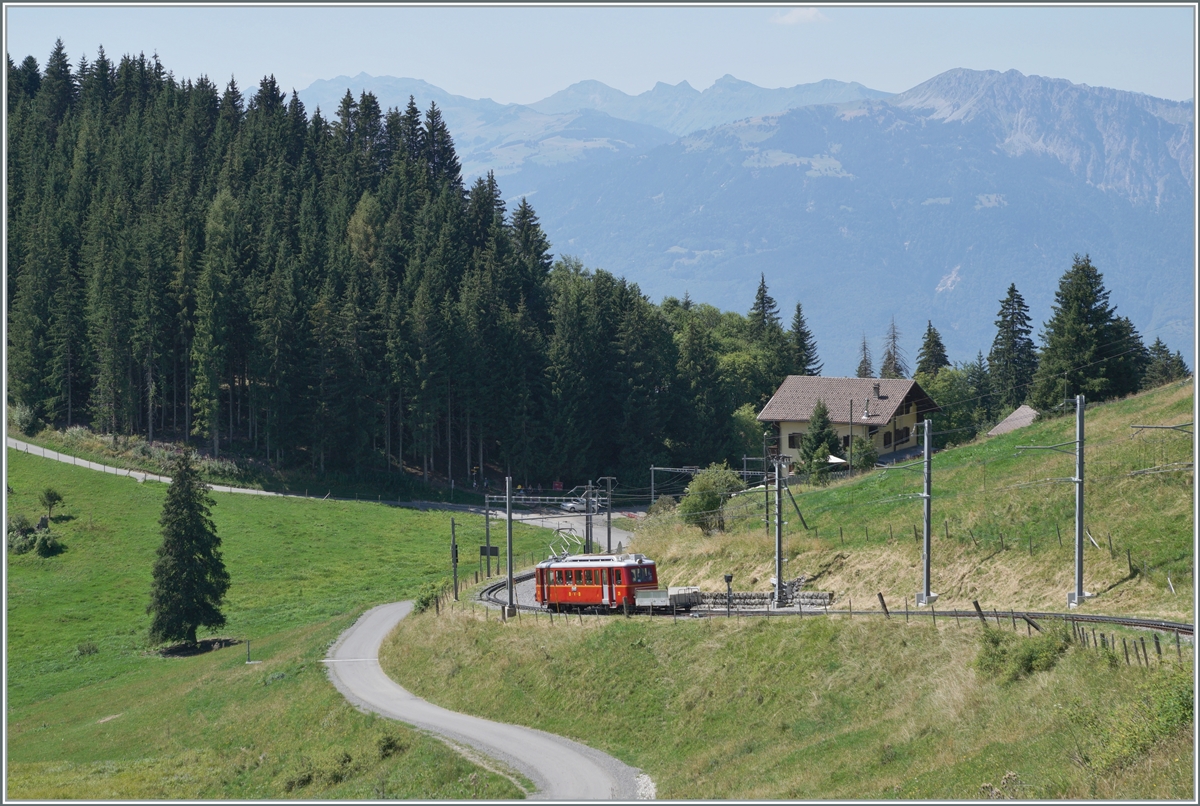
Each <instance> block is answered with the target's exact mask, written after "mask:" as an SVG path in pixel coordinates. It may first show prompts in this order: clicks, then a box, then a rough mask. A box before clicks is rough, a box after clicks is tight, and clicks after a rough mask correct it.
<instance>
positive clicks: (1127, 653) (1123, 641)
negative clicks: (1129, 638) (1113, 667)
mask: <svg viewBox="0 0 1200 806" xmlns="http://www.w3.org/2000/svg"><path fill="white" fill-rule="evenodd" d="M1121 649H1123V650H1125V665H1126V666H1128V665H1129V644H1128V643H1126V641H1125V636H1123V635H1122V636H1121Z"/></svg>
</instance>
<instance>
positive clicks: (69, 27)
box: [5, 5, 1195, 103]
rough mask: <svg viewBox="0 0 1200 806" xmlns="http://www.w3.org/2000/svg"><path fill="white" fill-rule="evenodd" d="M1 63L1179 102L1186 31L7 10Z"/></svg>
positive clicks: (837, 18) (880, 14)
mask: <svg viewBox="0 0 1200 806" xmlns="http://www.w3.org/2000/svg"><path fill="white" fill-rule="evenodd" d="M5 12H6V20H5V23H6V24H5V36H6V39H7V41H6V46H7V50H8V53H9V55H10V56H12V58H13V59H14V60H16V61H20V60H21V59H22V58H24V57H25V56H27V55H31V54H32V55H33V56H34V57H35V58H37V59H38V61H39V63H44V61H45V58H46V55H47V54H48V53H49V52H50V49H51V47H52V46H53V44H54V40H55V39H56V38H58V37H61V38H62V40H63V42H64V44H65V46H66V48H67V52H68V53H69V54H70V56H71V60H72V62H78V60H79V57H80V56H81V55H86V56H87V57H88V58H89V59H91V58H94V56H95V53H96V49H97V47H98V46H99V45H103V46H104V48H105V50H106V52H107V53H108V54H109V56H110V57H119V56H120V55H121V54H124V53H137V52H145V53H146V54H147V55H150V54H151V53H154V52H157V53H158V54H159V56H160V58H161V59H162V61H163V63H164V65H165V66H166V67H167V68H168V69H170V70H172V71H173V72H174V73H175V74H176V76H178V77H180V78H195V77H197V76H199V75H201V74H205V75H208V76H209V77H210V78H212V79H213V80H214V81H216V82H217V83H218V84H224V83H225V82H226V81H227V80H228V79H229V77H230V75H234V76H236V78H237V80H238V84H239V85H240V86H242V87H248V86H254V85H255V84H257V82H258V80H259V79H260V78H262V77H263V76H264V75H266V74H267V73H273V74H274V75H275V76H276V78H277V79H278V80H279V82H280V84H281V85H282V86H283V87H285V88H288V89H291V88H295V89H298V90H299V89H304V88H305V87H307V86H308V85H309V84H311V83H312V82H313V81H315V80H317V79H321V78H334V77H336V76H339V75H351V76H352V75H357V74H358V73H360V72H366V73H370V74H372V75H394V76H407V77H411V78H421V79H425V80H426V81H429V82H430V83H432V84H436V85H437V86H439V87H442V88H443V89H445V90H448V91H450V92H452V93H456V94H459V95H466V96H468V97H473V98H480V97H490V98H492V99H494V100H496V101H499V102H502V103H507V102H516V103H531V102H533V101H537V100H539V99H541V98H543V97H545V96H547V95H550V94H552V93H554V92H556V91H557V90H560V89H563V88H564V87H566V86H568V85H570V84H572V83H574V82H576V81H580V80H583V79H597V80H599V81H603V82H604V83H606V84H608V85H610V86H613V87H616V88H617V89H620V90H623V91H625V92H628V93H631V94H636V93H639V92H644V91H646V90H648V89H650V88H651V87H653V86H654V84H655V82H658V81H664V82H666V83H669V84H676V83H678V82H680V81H684V80H686V81H688V82H689V83H690V84H691V85H692V86H693V87H695V88H696V89H704V88H706V87H708V86H709V85H711V84H712V83H713V81H715V80H716V79H718V78H720V77H721V76H723V75H725V74H726V73H730V74H733V75H735V76H737V77H738V78H740V79H743V80H745V81H750V82H753V83H755V84H758V85H760V86H764V87H785V86H792V85H795V84H802V83H807V82H811V81H819V80H821V79H824V78H833V79H838V80H841V81H858V82H860V83H862V84H865V85H867V86H869V87H872V88H875V89H880V90H885V91H890V92H900V91H902V90H905V89H908V88H909V87H912V86H914V85H916V84H918V83H920V82H922V81H924V80H926V79H928V78H931V77H932V76H934V75H937V74H938V73H940V72H943V71H944V70H948V69H951V68H954V67H967V68H972V69H992V70H1008V69H1016V70H1019V71H1021V72H1022V73H1026V74H1038V75H1044V76H1051V77H1055V78H1065V79H1069V80H1070V81H1073V82H1076V83H1085V84H1091V85H1093V86H1106V87H1114V88H1117V89H1125V90H1132V91H1135V92H1145V93H1148V94H1150V95H1155V96H1158V97H1162V98H1169V99H1172V100H1184V99H1187V98H1191V97H1193V95H1194V89H1193V88H1194V83H1195V38H1194V30H1195V23H1194V19H1193V9H1192V8H1191V7H1190V6H1172V7H1165V6H1160V7H1153V8H1148V7H1132V6H1131V7H1079V6H1069V7H1057V8H1055V7H1009V8H995V7H962V8H945V7H932V8H931V7H887V8H866V7H837V6H824V7H819V8H807V7H795V6H759V7H749V8H748V7H717V8H710V7H683V8H680V7H671V8H651V7H633V8H629V7H626V8H619V7H618V8H613V7H606V8H595V7H589V8H581V7H555V8H547V7H534V8H530V7H524V8H522V7H489V8H463V7H457V8H455V7H412V6H404V7H368V8H345V7H339V8H327V7H321V8H311V7H306V8H300V7H290V8H289V7H268V8H263V7H256V8H252V7H232V8H231V7H216V8H214V7H179V6H175V7H158V8H146V7H144V6H141V7H110V8H105V7H96V6H84V7H79V6H76V7H62V6H58V7H54V6H47V7H14V6H11V5H10V6H7V7H6V9H5Z"/></svg>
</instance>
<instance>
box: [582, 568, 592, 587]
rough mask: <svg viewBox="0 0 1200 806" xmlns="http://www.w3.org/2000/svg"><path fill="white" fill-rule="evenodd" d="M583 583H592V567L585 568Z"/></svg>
mask: <svg viewBox="0 0 1200 806" xmlns="http://www.w3.org/2000/svg"><path fill="white" fill-rule="evenodd" d="M583 584H584V585H591V584H592V569H590V568H585V569H583Z"/></svg>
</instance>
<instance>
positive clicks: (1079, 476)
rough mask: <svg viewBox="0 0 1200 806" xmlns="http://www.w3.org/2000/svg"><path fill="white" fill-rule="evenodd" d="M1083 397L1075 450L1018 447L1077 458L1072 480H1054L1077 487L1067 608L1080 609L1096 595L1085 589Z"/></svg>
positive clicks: (1078, 397) (1078, 402)
mask: <svg viewBox="0 0 1200 806" xmlns="http://www.w3.org/2000/svg"><path fill="white" fill-rule="evenodd" d="M1083 404H1084V398H1083V395H1076V396H1075V441H1074V443H1073V444H1074V445H1075V450H1073V451H1066V450H1063V446H1064V445H1071V444H1072V443H1070V442H1060V443H1059V444H1057V445H1018V446H1017V450H1018V451H1058V452H1059V453H1070V454H1074V456H1075V475H1074V476H1072V477H1071V478H1065V479H1054V480H1055V481H1069V482H1072V483H1073V484H1074V485H1075V590H1073V591H1071V592H1070V593H1068V594H1067V607H1078V606H1079V604H1080V603H1081V602H1083V601H1084V600H1085V599H1091V598H1092V597H1093V596H1095V595H1096V594H1094V593H1088V592H1087V591H1085V590H1084V589H1083V537H1084V529H1083Z"/></svg>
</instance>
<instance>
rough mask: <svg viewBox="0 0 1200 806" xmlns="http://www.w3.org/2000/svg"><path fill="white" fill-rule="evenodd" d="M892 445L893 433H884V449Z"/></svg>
mask: <svg viewBox="0 0 1200 806" xmlns="http://www.w3.org/2000/svg"><path fill="white" fill-rule="evenodd" d="M891 444H892V432H891V431H884V432H883V447H885V448H887V447H889V446H890V445H891Z"/></svg>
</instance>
